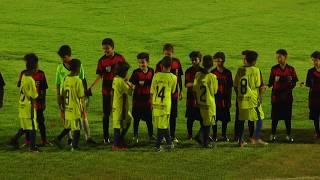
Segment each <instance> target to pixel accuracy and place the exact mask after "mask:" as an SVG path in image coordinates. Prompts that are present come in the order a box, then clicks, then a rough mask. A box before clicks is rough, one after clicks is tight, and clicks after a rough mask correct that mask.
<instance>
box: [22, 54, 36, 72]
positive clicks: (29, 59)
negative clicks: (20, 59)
mask: <svg viewBox="0 0 320 180" xmlns="http://www.w3.org/2000/svg"><path fill="white" fill-rule="evenodd" d="M24 60H25V61H26V69H27V70H28V71H33V70H35V69H37V65H38V57H37V55H36V54H34V53H29V54H26V55H25V56H24Z"/></svg>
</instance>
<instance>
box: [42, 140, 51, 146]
mask: <svg viewBox="0 0 320 180" xmlns="http://www.w3.org/2000/svg"><path fill="white" fill-rule="evenodd" d="M40 146H42V147H44V146H53V144H52V143H50V142H49V141H47V140H46V141H43V140H41V143H40Z"/></svg>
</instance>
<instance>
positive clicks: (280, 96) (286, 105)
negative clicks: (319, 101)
mask: <svg viewBox="0 0 320 180" xmlns="http://www.w3.org/2000/svg"><path fill="white" fill-rule="evenodd" d="M276 58H277V61H278V64H277V65H275V66H273V67H272V68H271V72H270V78H269V84H268V86H269V87H272V94H271V105H272V110H271V111H272V112H271V119H272V134H271V136H270V141H276V130H277V125H278V121H279V120H284V122H285V125H286V130H287V136H286V140H287V141H288V142H293V141H294V140H293V138H292V136H291V116H292V102H293V96H292V90H293V88H294V87H295V86H296V83H297V81H298V77H297V74H296V71H295V69H294V67H292V66H290V65H288V64H287V61H288V53H287V51H286V50H284V49H279V50H278V51H277V52H276Z"/></svg>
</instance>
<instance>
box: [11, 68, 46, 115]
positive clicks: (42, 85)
mask: <svg viewBox="0 0 320 180" xmlns="http://www.w3.org/2000/svg"><path fill="white" fill-rule="evenodd" d="M26 71H27V70H23V71H22V72H21V73H20V75H19V80H18V84H17V87H20V86H21V79H22V75H23V74H24V73H25V72H26ZM32 78H33V80H34V81H35V83H36V88H37V92H38V98H37V99H36V102H35V104H36V109H43V108H45V105H46V104H45V103H46V90H47V89H48V83H47V79H46V75H45V73H44V72H43V71H41V70H38V71H37V72H35V73H34V74H33V75H32Z"/></svg>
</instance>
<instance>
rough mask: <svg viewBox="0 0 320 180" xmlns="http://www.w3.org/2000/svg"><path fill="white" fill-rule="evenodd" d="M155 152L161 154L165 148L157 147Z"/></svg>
mask: <svg viewBox="0 0 320 180" xmlns="http://www.w3.org/2000/svg"><path fill="white" fill-rule="evenodd" d="M154 151H155V152H161V151H163V148H162V147H161V146H160V147H155V148H154Z"/></svg>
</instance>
